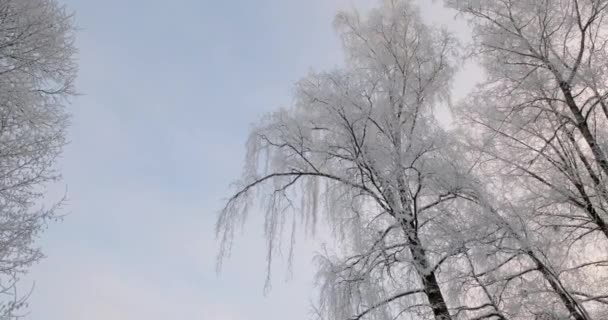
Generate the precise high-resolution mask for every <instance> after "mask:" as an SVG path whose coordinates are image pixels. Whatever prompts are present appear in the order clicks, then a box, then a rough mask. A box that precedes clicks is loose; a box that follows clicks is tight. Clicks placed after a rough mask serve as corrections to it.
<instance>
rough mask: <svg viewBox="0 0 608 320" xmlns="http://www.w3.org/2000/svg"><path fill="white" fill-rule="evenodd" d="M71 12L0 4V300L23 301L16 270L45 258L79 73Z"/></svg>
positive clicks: (29, 3)
mask: <svg viewBox="0 0 608 320" xmlns="http://www.w3.org/2000/svg"><path fill="white" fill-rule="evenodd" d="M73 33H74V27H73V23H72V17H71V15H70V14H68V13H67V12H66V10H65V8H63V7H62V6H60V5H59V4H58V3H57V2H56V1H54V0H2V1H0V293H1V294H2V295H3V297H5V298H6V299H4V300H3V301H4V302H3V303H2V304H1V305H0V317H1V318H2V319H5V318H9V317H12V315H13V312H14V311H15V310H16V309H19V308H20V307H21V306H23V305H24V303H25V300H24V299H22V298H21V297H20V296H18V295H17V294H16V292H15V284H16V281H17V280H18V278H19V275H20V274H22V273H24V272H26V271H27V269H28V267H29V266H31V265H32V264H33V263H35V262H36V261H38V260H39V259H40V258H41V257H42V253H41V251H40V249H39V248H38V247H37V246H36V245H35V240H36V237H37V235H38V234H39V233H40V232H41V231H42V230H43V229H44V228H45V227H46V224H47V222H48V221H49V219H53V218H54V217H55V216H56V209H57V207H58V205H59V204H57V205H54V206H51V207H42V206H41V205H42V203H41V200H42V199H43V196H44V187H45V185H46V184H47V183H49V182H53V181H56V180H57V179H58V178H59V173H58V172H57V171H56V170H55V166H54V165H55V162H56V159H57V157H58V156H59V154H60V152H61V149H62V147H63V145H64V144H65V130H66V127H67V124H68V116H67V113H66V111H65V110H64V106H65V104H66V102H67V99H68V98H69V97H70V96H71V95H73V94H74V90H73V81H74V77H75V74H76V64H75V61H74V54H75V48H74V44H73V41H74V40H73Z"/></svg>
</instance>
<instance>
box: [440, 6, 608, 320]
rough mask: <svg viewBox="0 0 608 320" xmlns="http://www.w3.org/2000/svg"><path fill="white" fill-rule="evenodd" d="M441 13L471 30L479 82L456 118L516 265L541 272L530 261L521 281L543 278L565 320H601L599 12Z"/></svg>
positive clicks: (504, 9)
mask: <svg viewBox="0 0 608 320" xmlns="http://www.w3.org/2000/svg"><path fill="white" fill-rule="evenodd" d="M445 3H446V4H447V5H448V6H450V7H452V8H455V9H457V10H459V11H460V12H461V13H463V15H464V16H465V17H467V18H468V19H469V21H470V22H471V25H472V27H473V37H474V38H473V39H474V41H473V48H474V50H475V52H474V53H475V54H476V55H475V56H476V57H477V58H478V61H479V62H480V63H481V64H482V65H483V67H484V69H485V71H486V75H487V81H486V82H485V83H483V84H482V85H480V86H479V87H478V88H477V90H476V91H475V92H474V93H473V94H472V95H471V96H470V97H469V98H468V99H467V101H465V102H464V103H463V105H462V106H461V107H460V108H459V113H460V116H461V118H462V119H463V120H464V123H465V127H466V128H467V130H466V131H467V132H468V133H469V135H470V137H471V140H470V141H471V144H470V146H471V148H472V150H474V152H475V153H477V155H478V157H477V164H476V170H477V173H478V175H479V176H483V180H484V181H486V182H487V183H488V185H490V186H491V188H488V190H491V191H493V193H494V194H495V195H499V194H500V196H501V197H502V201H501V202H502V203H503V204H502V205H501V206H502V207H503V208H504V210H503V212H504V211H509V212H510V213H511V214H510V216H511V218H509V219H507V220H508V221H509V222H510V223H516V224H518V225H519V231H518V232H516V233H520V236H519V238H520V240H519V241H518V242H520V245H519V246H520V247H522V248H530V249H531V250H532V251H530V252H531V253H534V254H533V255H532V256H531V255H528V257H527V260H530V259H531V260H532V261H533V262H534V261H538V262H542V265H544V267H543V266H541V267H539V266H538V262H534V263H535V264H537V265H536V266H534V267H533V268H535V269H537V270H534V271H531V274H533V275H534V274H536V275H538V274H541V275H542V276H543V278H544V281H543V282H540V283H539V284H541V285H544V286H548V287H550V290H551V291H553V292H554V293H555V294H557V296H558V297H559V298H560V299H559V300H561V301H562V302H563V307H565V308H566V309H567V310H568V311H567V316H566V317H572V318H574V319H593V318H594V315H595V316H596V317H597V316H601V315H605V314H606V312H607V311H606V300H605V297H606V296H607V294H608V289H606V288H608V284H607V283H606V281H607V280H608V279H607V278H606V274H607V271H608V267H607V265H606V261H607V260H608V227H607V224H606V222H607V221H608V220H607V219H608V211H607V209H608V206H607V205H608V202H607V200H608V197H606V196H607V195H608V193H606V190H607V189H606V182H607V177H608V170H607V169H608V166H607V162H606V155H607V152H608V144H607V140H606V139H608V135H607V134H608V131H606V128H607V125H608V108H607V107H606V100H605V99H606V94H607V92H608V91H607V90H606V89H608V88H607V84H608V83H607V82H606V75H605V74H606V72H605V69H606V66H607V63H608V56H606V50H605V49H606V47H605V46H606V44H607V43H608V42H607V40H608V38H607V36H608V34H607V31H608V29H607V28H606V27H605V18H606V13H607V9H608V2H607V1H597V0H518V1H515V0H484V1H473V0H471V1H469V0H446V1H445ZM503 194H504V196H503ZM517 221H519V222H517ZM516 233H514V234H516ZM522 236H523V237H522ZM521 240H524V241H523V242H522V241H521ZM522 245H523V246H522ZM534 256H536V258H535V257H534ZM543 270H544V271H543ZM528 283H529V281H528ZM536 285H538V284H536ZM520 288H523V286H520ZM528 292H530V291H529V290H528ZM536 292H540V289H539V290H537V291H536ZM515 297H516V299H519V302H518V303H519V305H520V306H521V305H522V303H521V301H523V299H522V297H521V295H518V296H515ZM540 301H543V303H546V302H547V300H545V299H541V300H540ZM523 307H526V304H525V303H524V304H523Z"/></svg>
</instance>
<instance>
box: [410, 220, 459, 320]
mask: <svg viewBox="0 0 608 320" xmlns="http://www.w3.org/2000/svg"><path fill="white" fill-rule="evenodd" d="M406 224H408V223H406ZM404 229H405V232H406V234H407V237H408V240H409V249H410V253H411V254H412V258H413V259H414V264H415V267H416V271H417V272H418V275H420V279H421V280H422V286H423V288H424V293H425V294H426V296H427V298H428V300H429V304H430V305H431V310H433V315H434V316H435V320H452V317H451V316H450V312H449V311H448V307H447V304H446V303H445V299H444V298H443V294H442V293H441V288H440V287H439V282H437V277H436V276H435V270H432V269H431V268H430V264H429V261H428V259H427V257H426V251H425V250H424V248H423V247H422V244H421V243H420V239H419V238H418V235H417V234H416V233H415V229H413V228H411V226H408V227H406V228H404Z"/></svg>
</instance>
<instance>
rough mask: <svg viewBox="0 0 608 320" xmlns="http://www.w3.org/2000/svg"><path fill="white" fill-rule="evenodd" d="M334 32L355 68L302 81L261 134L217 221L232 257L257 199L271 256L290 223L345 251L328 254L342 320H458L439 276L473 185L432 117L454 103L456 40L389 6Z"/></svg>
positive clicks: (340, 23) (323, 273)
mask: <svg viewBox="0 0 608 320" xmlns="http://www.w3.org/2000/svg"><path fill="white" fill-rule="evenodd" d="M335 25H336V27H337V29H338V30H339V32H340V35H341V37H342V40H343V44H344V49H345V51H346V55H347V59H346V63H345V66H344V67H343V68H339V69H337V70H333V71H329V72H319V73H311V74H310V75H308V76H307V77H305V78H304V79H302V80H301V81H299V83H298V84H297V93H296V99H295V104H294V106H293V107H291V108H288V109H284V110H281V111H278V112H275V113H272V114H269V115H268V116H267V117H266V118H265V120H264V121H262V123H261V124H260V125H258V126H257V128H256V129H255V130H254V131H253V132H252V134H251V137H250V141H249V146H248V155H247V165H246V170H245V173H244V176H243V178H242V180H240V181H239V182H238V183H237V193H236V194H235V195H234V196H233V197H232V198H231V199H230V200H229V201H228V204H227V205H226V207H225V208H224V210H223V211H222V212H221V215H220V218H219V221H218V224H217V231H218V233H219V235H220V236H221V238H222V240H223V244H224V247H223V249H224V250H227V249H228V248H229V245H230V241H231V240H232V237H233V233H234V230H235V227H236V226H237V225H238V224H239V222H240V221H241V220H242V219H243V218H244V217H245V215H246V214H247V212H248V211H249V210H250V208H251V206H250V202H251V200H252V199H254V197H255V194H257V195H258V196H260V200H261V201H262V202H263V203H264V204H265V207H264V209H265V210H264V212H265V213H266V225H265V226H266V227H265V228H266V236H267V239H268V258H269V260H270V259H271V258H272V254H273V253H274V249H275V245H277V244H276V242H277V241H278V240H280V234H281V230H282V228H283V226H284V225H285V224H287V223H289V222H290V221H292V220H290V219H293V221H294V223H295V221H297V218H298V216H303V217H304V218H307V219H308V221H310V222H311V223H313V224H314V221H315V220H316V219H317V218H316V217H317V214H322V216H323V217H322V218H324V219H327V221H329V222H330V225H331V226H332V227H333V229H334V230H335V231H336V233H337V234H338V235H339V238H340V239H341V240H340V242H341V244H342V245H343V246H342V247H343V250H342V251H341V252H339V253H336V254H328V255H327V256H325V257H322V258H321V257H320V258H319V263H320V274H319V276H320V279H322V280H323V283H324V284H323V285H322V297H323V299H324V300H326V301H327V303H324V304H322V308H321V310H322V311H324V312H326V314H328V315H329V316H330V318H331V319H347V318H349V317H354V318H356V319H359V318H361V317H363V316H364V315H365V316H367V317H369V318H372V317H373V316H381V315H385V316H390V315H392V316H394V315H396V314H398V313H402V312H405V311H411V312H416V313H419V314H428V313H429V312H430V313H431V314H433V315H434V318H435V319H438V320H444V319H450V318H451V317H450V314H449V310H448V303H447V300H448V297H446V295H445V294H444V293H443V292H442V288H441V286H440V274H439V273H440V268H441V266H442V263H444V262H445V261H448V260H449V259H450V258H451V257H453V256H455V255H458V254H460V253H461V249H462V241H459V240H458V239H459V237H460V235H461V234H462V233H463V232H462V231H463V230H466V229H467V228H468V227H469V225H468V223H467V220H466V219H464V218H463V217H462V216H461V213H460V212H461V210H463V209H464V208H466V205H465V204H463V203H464V202H467V201H468V200H463V198H466V197H467V194H468V192H469V187H470V186H469V181H468V180H467V179H466V177H465V176H466V168H463V167H462V165H461V163H459V161H458V159H459V156H458V150H457V143H455V141H453V140H452V138H451V136H450V135H448V134H447V133H446V132H445V131H444V130H443V129H442V128H441V126H440V125H439V124H438V122H437V120H436V119H435V117H434V114H433V109H434V107H436V106H437V104H438V103H440V102H441V101H442V100H444V99H446V98H447V97H448V94H449V90H450V82H451V79H452V75H453V74H454V66H453V64H454V58H455V54H456V50H455V49H456V47H457V43H456V41H455V39H454V38H453V37H452V36H451V35H450V34H449V33H448V32H446V31H445V30H441V29H435V28H430V27H428V26H426V25H425V24H424V23H423V22H422V21H421V18H420V16H419V13H418V11H417V9H416V8H415V7H414V6H413V5H412V4H411V3H410V1H384V2H382V4H381V6H380V7H379V8H377V9H373V10H371V11H370V12H369V14H368V15H367V16H366V17H361V16H359V14H358V13H356V12H342V13H339V14H338V15H337V17H336V20H335ZM321 204H324V206H322V205H321Z"/></svg>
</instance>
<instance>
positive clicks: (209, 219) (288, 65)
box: [21, 0, 476, 320]
mask: <svg viewBox="0 0 608 320" xmlns="http://www.w3.org/2000/svg"><path fill="white" fill-rule="evenodd" d="M419 2H420V3H421V4H422V6H423V13H424V15H425V17H426V18H427V19H428V21H429V22H432V23H435V24H445V25H448V26H450V27H452V28H454V30H456V31H457V32H459V33H460V34H461V35H463V36H464V37H465V38H466V35H467V31H466V30H467V29H466V25H465V24H464V23H463V22H462V21H460V22H459V21H455V20H454V18H453V16H454V14H453V13H452V12H449V11H447V10H445V9H442V8H441V7H440V5H439V4H438V3H434V4H432V3H431V1H429V0H419ZM61 3H64V4H65V5H66V6H67V8H68V9H69V10H71V11H73V12H75V20H76V24H77V26H78V28H79V31H78V34H77V47H78V48H79V54H78V60H79V65H80V73H79V78H78V81H77V88H78V91H79V92H80V93H81V95H80V96H78V97H76V98H75V99H74V100H73V102H72V104H71V106H70V107H69V109H70V111H71V113H72V114H73V117H72V126H71V128H70V133H69V140H70V144H69V145H68V146H67V147H66V148H65V152H64V155H63V157H62V158H61V159H60V162H59V167H60V169H61V171H62V172H63V177H64V179H63V181H62V182H61V183H60V184H59V185H56V186H53V187H51V188H49V200H48V201H52V200H53V199H58V198H59V197H60V196H61V195H62V194H63V192H65V191H66V190H67V194H68V201H67V203H66V205H65V206H64V208H63V213H65V214H66V215H65V217H64V219H63V220H62V221H61V222H58V223H52V224H50V225H49V228H48V230H47V231H46V232H45V233H44V234H43V235H42V236H41V238H40V240H39V241H38V244H39V245H40V246H41V247H42V248H43V250H44V252H45V254H46V256H47V257H46V258H45V259H44V260H42V261H41V262H40V263H38V264H36V265H35V266H33V268H32V270H31V272H30V274H29V275H28V276H27V277H25V278H24V279H23V282H22V284H21V286H22V289H21V290H22V291H24V292H26V291H28V290H29V288H30V287H31V286H33V287H34V290H33V293H32V295H31V297H30V308H29V311H28V314H27V316H26V319H33V320H38V319H45V320H81V319H87V320H101V319H103V320H107V319H113V320H127V319H128V320H135V319H146V320H161V319H163V320H166V319H194V320H198V319H205V320H207V319H208V320H261V319H264V320H275V319H277V320H278V319H294V320H300V319H308V318H309V310H310V308H309V306H310V301H311V298H313V297H314V295H313V292H314V286H313V280H314V279H313V271H314V265H313V264H312V261H311V258H312V255H313V252H314V250H315V249H316V248H317V245H318V244H317V243H316V241H314V239H310V238H302V239H299V240H298V242H299V243H300V244H301V245H299V246H298V249H299V250H298V251H297V254H296V256H295V261H294V268H293V275H292V276H291V277H289V275H288V274H287V272H286V271H285V268H284V266H283V265H281V263H278V264H277V266H276V267H275V269H274V270H275V271H276V272H274V273H273V279H272V290H271V291H270V292H268V293H267V294H266V295H264V291H263V289H264V278H265V253H264V239H263V230H262V224H261V223H262V220H261V219H260V218H259V217H256V215H255V213H254V214H252V217H251V219H250V221H249V222H248V224H247V226H246V228H245V231H244V232H243V234H241V235H239V236H238V237H237V239H236V244H235V247H234V250H233V253H232V256H231V258H230V259H229V260H227V261H226V263H225V265H224V268H223V269H222V271H221V273H219V274H218V273H216V270H215V261H216V255H217V249H218V243H217V241H216V239H215V234H214V224H215V219H216V217H217V211H218V209H220V208H221V206H222V203H223V200H224V199H226V197H228V196H229V195H230V194H229V192H230V190H231V189H230V188H229V185H230V182H231V181H233V180H235V179H236V178H238V176H239V173H240V172H241V168H242V162H243V158H244V151H245V147H244V144H245V140H246V138H247V133H248V130H249V129H250V128H251V125H252V124H253V123H255V122H256V121H257V120H258V119H260V118H261V116H262V115H263V114H264V113H265V112H269V111H272V110H275V109H277V108H279V107H281V106H285V105H289V103H290V102H291V92H292V90H293V83H294V82H295V81H297V80H298V78H300V77H302V76H304V75H305V74H306V73H307V72H308V71H309V70H310V69H311V68H313V69H315V70H323V69H328V68H332V67H334V66H337V65H339V64H340V63H341V61H342V52H341V49H340V43H339V40H338V38H337V36H336V34H335V33H334V31H333V28H332V19H333V15H334V14H335V12H336V10H338V9H341V8H342V9H344V8H346V9H348V8H353V7H357V8H362V9H363V10H365V8H367V7H369V6H371V5H373V4H374V3H375V1H371V0H367V1H364V0H306V1H304V0H256V1H251V0H233V1H209V0H202V1H201V0H173V1H152V0H129V1H124V0H105V1H86V0H61ZM475 77H476V72H475V68H465V70H464V71H463V72H462V73H461V74H459V76H458V77H457V83H456V84H455V93H456V96H457V97H458V96H462V95H464V93H466V91H467V90H468V89H470V86H471V83H472V80H473V79H475Z"/></svg>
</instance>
